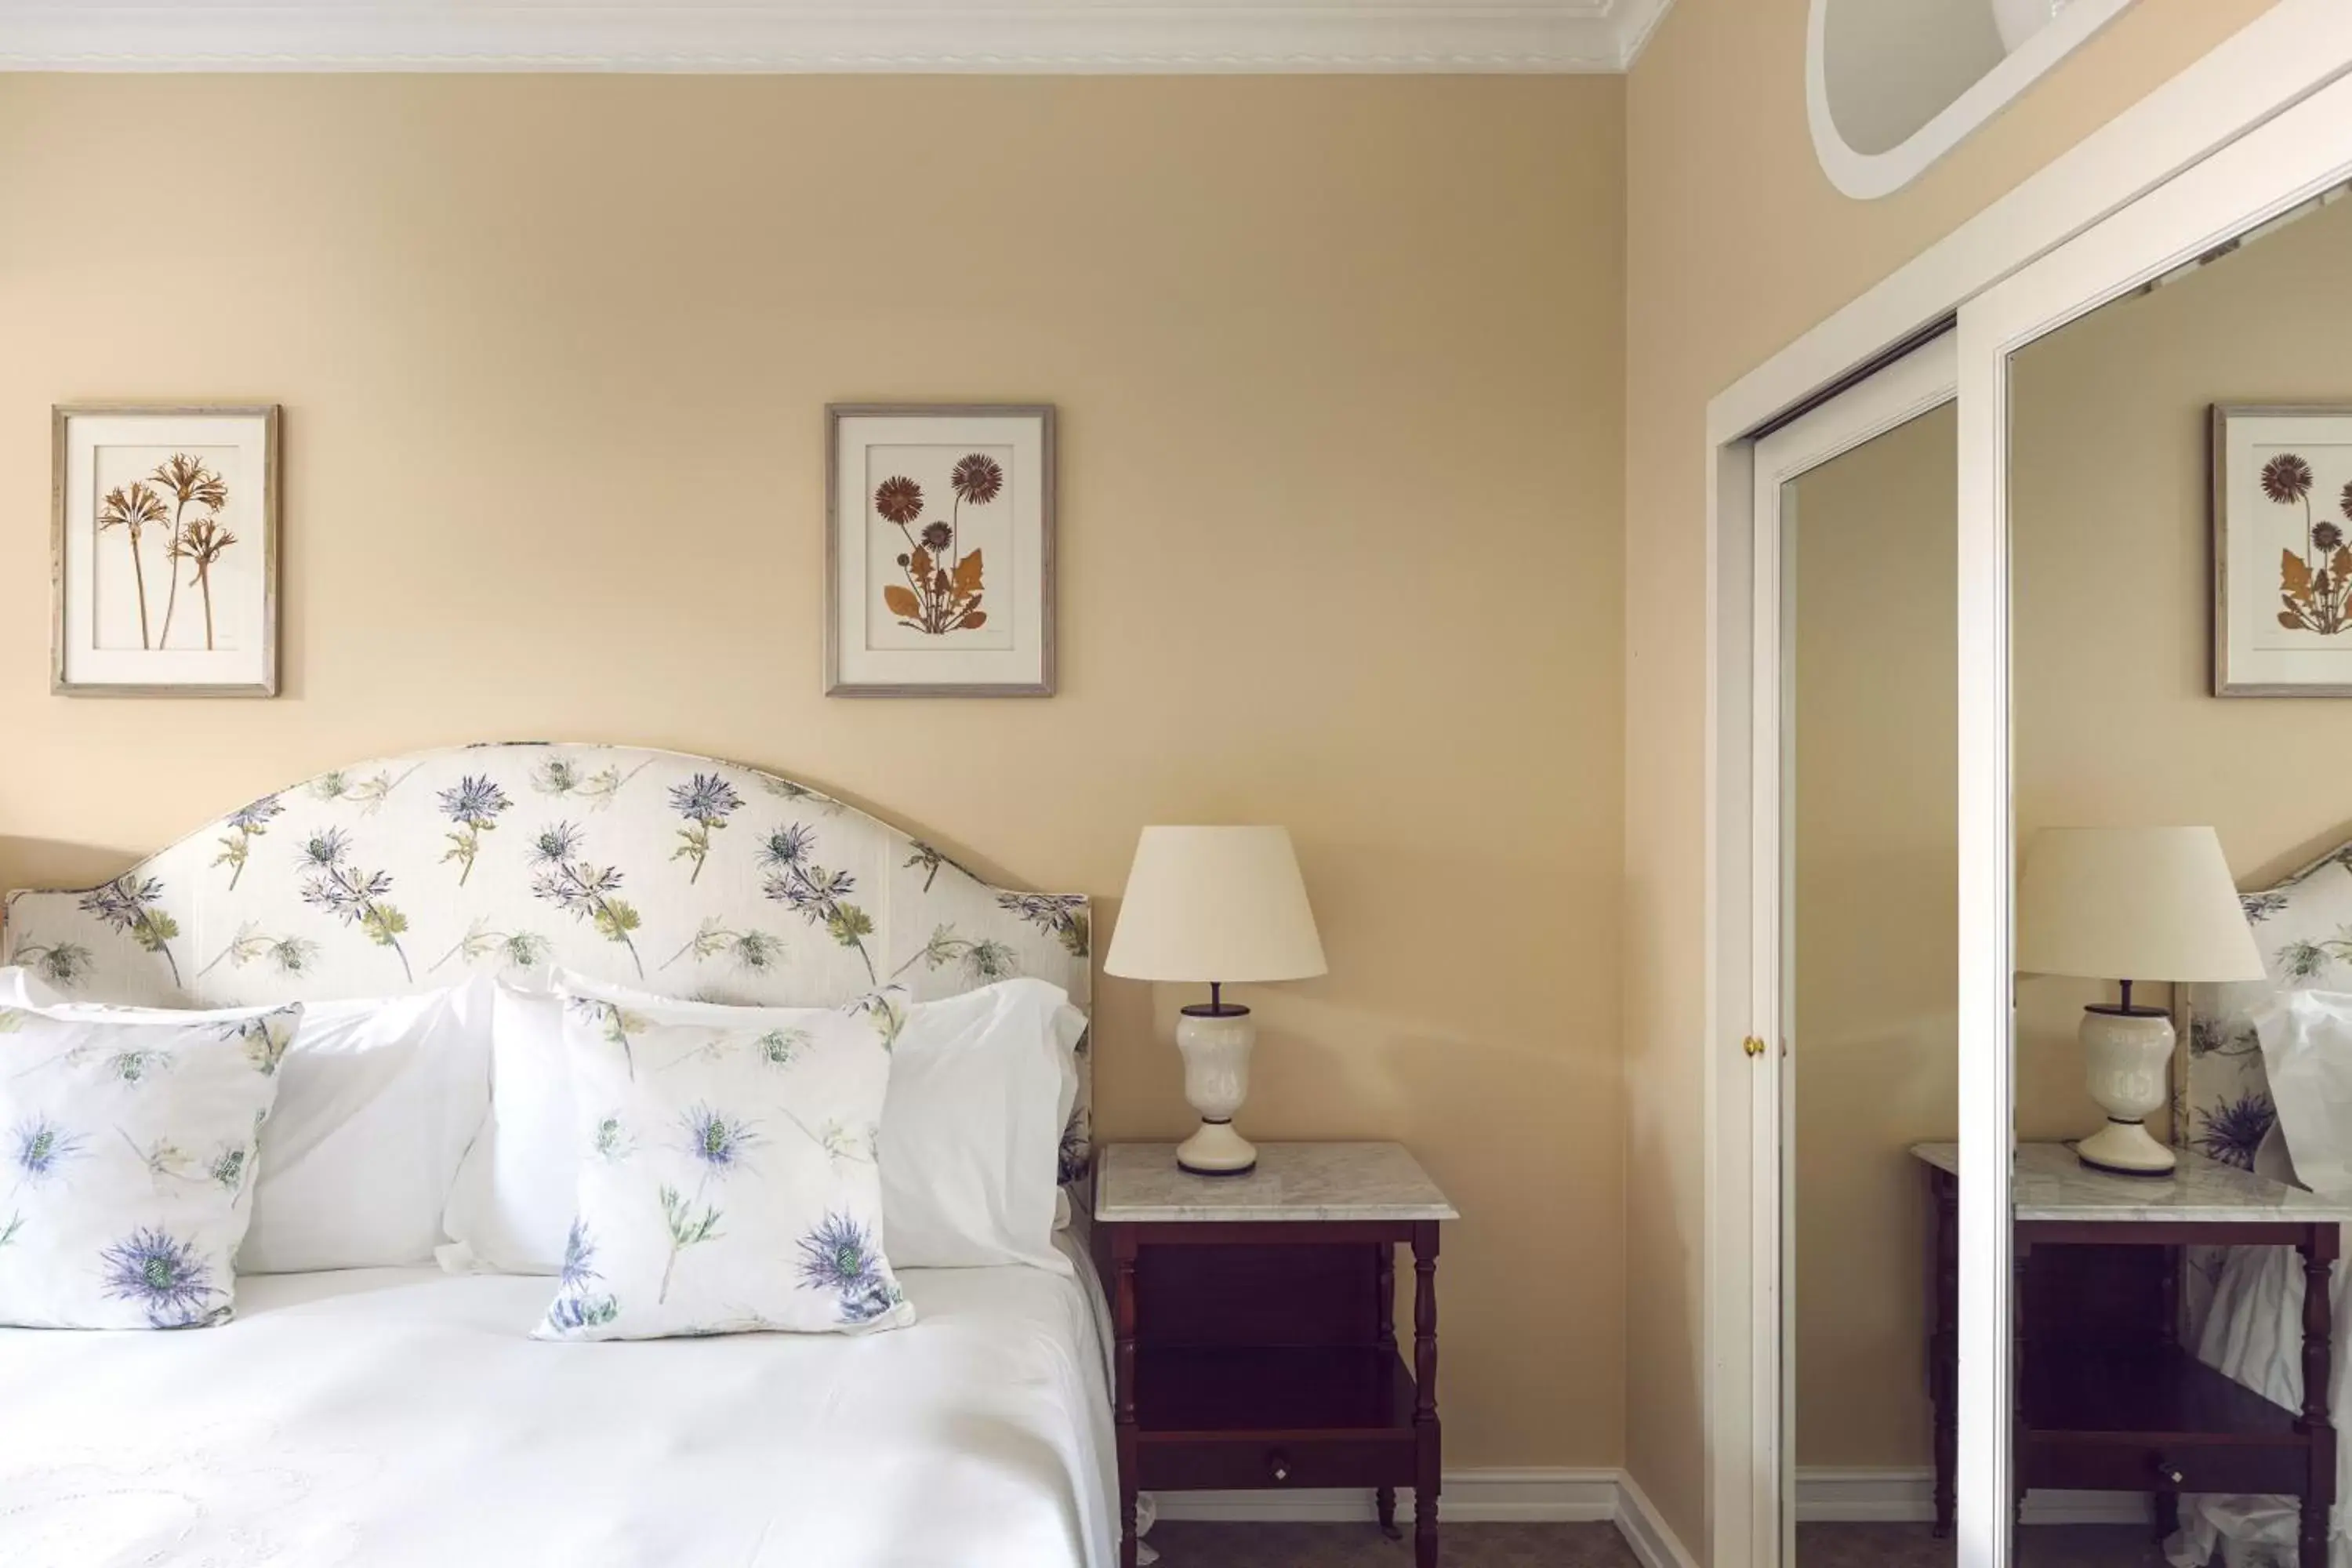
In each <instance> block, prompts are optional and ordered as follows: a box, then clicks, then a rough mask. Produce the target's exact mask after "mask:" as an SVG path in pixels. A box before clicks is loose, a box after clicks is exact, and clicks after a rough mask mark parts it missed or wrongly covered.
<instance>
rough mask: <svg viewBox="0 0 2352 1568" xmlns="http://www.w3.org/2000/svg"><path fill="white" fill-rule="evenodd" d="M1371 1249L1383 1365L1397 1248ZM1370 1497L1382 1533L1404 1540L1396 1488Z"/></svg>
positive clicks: (1389, 1351) (1389, 1347) (1390, 1335)
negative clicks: (1398, 1518)
mask: <svg viewBox="0 0 2352 1568" xmlns="http://www.w3.org/2000/svg"><path fill="white" fill-rule="evenodd" d="M1372 1251H1373V1252H1374V1253H1375V1254H1376V1255H1377V1257H1376V1259H1375V1267H1374V1268H1373V1270H1372V1310H1373V1319H1372V1321H1373V1324H1374V1330H1375V1332H1374V1338H1375V1340H1376V1342H1378V1343H1379V1345H1380V1347H1381V1350H1382V1351H1383V1352H1386V1353H1385V1354H1384V1355H1382V1357H1381V1364H1382V1365H1383V1366H1385V1365H1387V1364H1388V1357H1389V1356H1392V1355H1394V1354H1396V1248H1395V1247H1393V1246H1391V1245H1390V1244H1389V1243H1388V1242H1385V1241H1383V1242H1380V1243H1378V1244H1376V1245H1375V1246H1374V1247H1373V1248H1372ZM1372 1500H1373V1503H1374V1505H1375V1506H1376V1507H1377V1508H1378V1509H1379V1510H1380V1521H1381V1534H1382V1535H1385V1536H1387V1537H1388V1538H1389V1539H1390V1540H1391V1541H1402V1540H1403V1539H1404V1532H1403V1531H1401V1530H1399V1529H1398V1528H1397V1521H1396V1488H1394V1487H1378V1488H1375V1489H1373V1492H1372Z"/></svg>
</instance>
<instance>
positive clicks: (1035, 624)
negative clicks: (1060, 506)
mask: <svg viewBox="0 0 2352 1568" xmlns="http://www.w3.org/2000/svg"><path fill="white" fill-rule="evenodd" d="M1054 482H1055V447H1054V409H1053V407H1052V405H1044V404H904V405H900V404H835V405H831V406H829V407H827V408H826V410H825V519H826V522H825V617H824V621H825V626H824V638H825V646H824V689H825V694H826V695H827V696H830V697H1050V696H1052V695H1053V693H1054V688H1055V627H1054V619H1055V615H1054V611H1055V606H1054Z"/></svg>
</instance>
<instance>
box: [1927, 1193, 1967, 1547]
mask: <svg viewBox="0 0 2352 1568" xmlns="http://www.w3.org/2000/svg"><path fill="white" fill-rule="evenodd" d="M1927 1186H1928V1196H1929V1197H1930V1199H1932V1201H1933V1202H1934V1204H1935V1205H1936V1232H1935V1236H1936V1239H1935V1247H1936V1252H1935V1279H1934V1283H1933V1284H1932V1286H1931V1287H1930V1297H1931V1300H1933V1301H1934V1303H1935V1307H1934V1310H1935V1314H1936V1317H1935V1327H1934V1328H1933V1329H1932V1330H1930V1331H1929V1332H1928V1335H1927V1397H1928V1399H1929V1401H1930V1402H1931V1403H1932V1404H1933V1405H1934V1406H1935V1411H1936V1440H1935V1447H1936V1494H1935V1496H1936V1523H1935V1529H1934V1534H1935V1537H1936V1539H1937V1540H1938V1541H1948V1540H1950V1539H1951V1535H1952V1514H1953V1503H1954V1492H1953V1483H1952V1478H1953V1475H1954V1473H1955V1471H1956V1470H1957V1469H1958V1465H1959V1451H1960V1409H1959V1380H1960V1378H1959V1373H1960V1326H1959V1311H1960V1226H1959V1184H1958V1182H1957V1181H1955V1180H1954V1179H1953V1178H1952V1177H1950V1176H1948V1175H1947V1174H1945V1173H1943V1172H1941V1171H1938V1170H1936V1169H1935V1168H1933V1167H1932V1166H1931V1167H1929V1168H1928V1171H1927Z"/></svg>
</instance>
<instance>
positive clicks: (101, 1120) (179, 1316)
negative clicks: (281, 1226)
mask: <svg viewBox="0 0 2352 1568" xmlns="http://www.w3.org/2000/svg"><path fill="white" fill-rule="evenodd" d="M301 1016H302V1008H301V1005H300V1004H299V1003H297V1004H293V1005H288V1006H284V1007H278V1008H275V1009H271V1010H268V1011H262V1012H254V1013H248V1014H244V1015H241V1016H228V1017H222V1016H212V1017H208V1018H206V1019H205V1020H203V1021H201V1022H192V1023H189V1024H185V1025H170V1024H155V1023H148V1022H117V1021H110V1020H100V1019H94V1018H89V1017H86V1016H85V1017H67V1016H53V1015H50V1014H47V1013H44V1012H41V1011H38V1010H36V1009H32V1008H25V1007H15V1006H0V1324H7V1325H10V1326H14V1327H18V1328H47V1329H184V1328H201V1327H205V1326H206V1325H209V1324H213V1323H217V1322H220V1321H224V1320H226V1318H227V1317H228V1316H229V1312H230V1310H231V1307H232V1305H233V1303H234V1300H235V1296H234V1292H235V1289H236V1280H235V1277H234V1274H233V1272H232V1266H233V1261H234V1258H235V1257H236V1248H237V1244H238V1243H239V1242H240V1241H242V1240H243V1239H244V1237H245V1231H246V1226H247V1222H248V1221H249V1219H250V1218H251V1215H252V1194H253V1184H254V1177H255V1166H256V1164H257V1160H258V1151H259V1147H260V1142H259V1140H260V1133H261V1124H262V1122H263V1121H266V1120H267V1119H268V1115H269V1110H270V1107H271V1105H272V1104H273V1103H274V1102H275V1100H276V1099H277V1094H278V1064H279V1062H280V1061H281V1060H282V1059H283V1058H284V1057H285V1055H286V1048H287V1047H288V1046H289V1045H290V1044H292V1043H293V1039H294V1034H295V1030H296V1027H297V1026H298V1025H299V1021H300V1019H301Z"/></svg>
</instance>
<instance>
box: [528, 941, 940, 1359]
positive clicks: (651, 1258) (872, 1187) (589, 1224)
mask: <svg viewBox="0 0 2352 1568" xmlns="http://www.w3.org/2000/svg"><path fill="white" fill-rule="evenodd" d="M804 1016H805V1018H806V1022H805V1023H803V1024H799V1025H795V1026H790V1027H766V1028H763V1027H761V1026H758V1025H747V1026H741V1027H735V1028H729V1027H724V1026H716V1025H709V1024H676V1023H659V1022H656V1021H654V1020H652V1019H650V1018H647V1017H646V1016H644V1015H642V1014H638V1013H635V1012H632V1011H630V1010H627V1009H625V1008H623V1007H622V1006H620V1005H618V1004H615V1003H612V1002H605V1001H600V1000H597V999H595V998H593V997H572V998H567V1001H566V1005H565V1011H564V1046H565V1050H566V1054H567V1056H568V1058H569V1059H570V1061H571V1063H572V1083H573V1087H574V1089H576V1091H577V1094H578V1100H579V1104H580V1106H581V1107H582V1109H581V1110H580V1112H579V1113H578V1117H577V1126H578V1129H579V1131H578V1136H579V1139H580V1141H581V1142H583V1143H584V1144H586V1145H588V1152H587V1153H586V1154H585V1155H584V1157H583V1158H582V1160H581V1161H580V1163H579V1164H578V1167H577V1175H578V1193H579V1213H578V1215H577V1217H575V1218H574V1219H573V1220H572V1224H571V1225H570V1226H568V1227H567V1230H568V1236H567V1245H566V1247H565V1251H564V1256H563V1260H562V1264H563V1266H562V1282H561V1284H560V1285H559V1286H558V1288H557V1292H556V1297H555V1300H554V1301H553V1302H552V1303H551V1304H550V1306H549V1308H548V1311H547V1318H546V1321H543V1322H542V1323H541V1325H540V1326H539V1327H538V1328H537V1329H536V1330H534V1331H532V1337H533V1338H535V1339H542V1340H609V1339H658V1338H664V1337H667V1336H670V1335H677V1334H713V1333H735V1332H750V1331H760V1330H784V1331H801V1332H827V1331H854V1332H863V1331H871V1330H876V1329H888V1328H896V1327H898V1326H899V1325H901V1324H904V1323H910V1322H912V1321H914V1317H915V1310H914V1308H913V1307H912V1306H911V1305H910V1304H909V1303H908V1300H907V1297H906V1293H905V1291H903V1290H901V1289H899V1286H898V1278H897V1276H896V1275H895V1274H893V1273H892V1271H891V1268H890V1262H889V1259H888V1258H887V1256H886V1255H885V1252H884V1244H885V1239H886V1231H885V1227H884V1223H883V1216H882V1180H881V1175H880V1173H879V1172H878V1171H877V1168H876V1149H877V1142H878V1140H879V1138H880V1134H881V1121H882V1100H883V1096H884V1094H885V1093H886V1091H887V1088H888V1084H889V1078H890V1047H891V1045H892V1043H893V1041H894V1040H895V1039H896V1038H897V1037H898V1030H899V1028H900V1027H901V1026H902V1025H903V1024H904V1022H905V1017H906V993H905V991H904V990H903V989H900V988H897V987H893V988H891V989H888V990H885V991H881V992H877V993H876V994H874V995H872V996H869V997H866V998H865V999H864V1000H862V1001H860V1002H856V1003H853V1004H852V1005H850V1006H848V1007H846V1008H844V1009H841V1010H840V1011H837V1012H828V1013H811V1014H806V1015H804Z"/></svg>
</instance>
